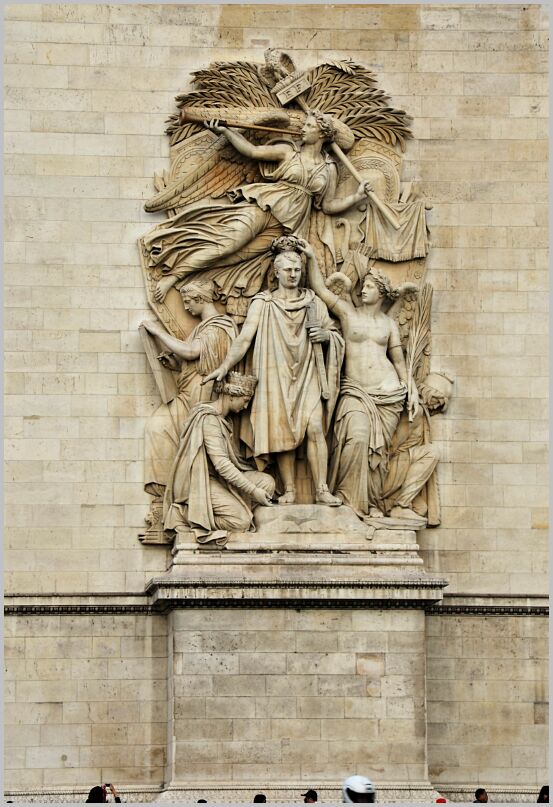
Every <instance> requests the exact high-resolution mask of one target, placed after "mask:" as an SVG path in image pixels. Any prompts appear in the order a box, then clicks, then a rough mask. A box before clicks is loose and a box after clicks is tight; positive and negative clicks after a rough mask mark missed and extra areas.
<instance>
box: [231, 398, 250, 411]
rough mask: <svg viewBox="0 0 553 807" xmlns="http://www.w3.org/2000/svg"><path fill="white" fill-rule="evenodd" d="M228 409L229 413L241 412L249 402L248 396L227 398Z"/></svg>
mask: <svg viewBox="0 0 553 807" xmlns="http://www.w3.org/2000/svg"><path fill="white" fill-rule="evenodd" d="M229 401H230V404H229V408H230V411H231V412H241V411H242V409H246V407H247V406H248V404H249V402H250V398H249V396H248V395H231V396H230V397H229Z"/></svg>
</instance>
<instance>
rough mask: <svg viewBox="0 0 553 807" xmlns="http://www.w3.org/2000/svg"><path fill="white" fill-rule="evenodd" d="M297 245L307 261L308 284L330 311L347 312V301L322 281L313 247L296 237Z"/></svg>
mask: <svg viewBox="0 0 553 807" xmlns="http://www.w3.org/2000/svg"><path fill="white" fill-rule="evenodd" d="M298 247H299V249H300V250H301V251H302V252H303V253H304V255H305V257H306V261H307V275H308V278H309V285H310V286H311V288H312V289H313V291H314V292H315V294H316V295H317V297H319V298H320V299H321V300H322V301H323V303H325V305H326V306H327V308H328V309H329V310H330V311H333V312H334V313H335V314H336V315H337V316H338V317H341V316H344V315H345V314H347V312H348V307H349V305H348V301H346V300H343V299H342V298H341V297H338V295H336V294H334V292H332V291H330V289H329V288H327V286H326V283H325V282H324V279H323V276H322V274H321V270H320V268H319V262H318V261H317V256H316V255H315V252H314V251H313V247H312V246H311V244H309V243H308V242H307V241H305V240H304V239H303V238H300V239H298Z"/></svg>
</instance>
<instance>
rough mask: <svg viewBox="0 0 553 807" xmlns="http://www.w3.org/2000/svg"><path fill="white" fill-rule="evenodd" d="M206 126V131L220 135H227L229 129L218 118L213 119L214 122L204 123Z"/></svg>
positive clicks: (207, 121)
mask: <svg viewBox="0 0 553 807" xmlns="http://www.w3.org/2000/svg"><path fill="white" fill-rule="evenodd" d="M204 126H205V127H206V129H210V131H212V132H214V133H215V134H218V135H222V134H226V133H227V131H228V130H227V127H226V126H223V125H222V124H221V121H220V120H219V119H218V118H212V120H206V121H204Z"/></svg>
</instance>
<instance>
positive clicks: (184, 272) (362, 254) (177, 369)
mask: <svg viewBox="0 0 553 807" xmlns="http://www.w3.org/2000/svg"><path fill="white" fill-rule="evenodd" d="M194 85H195V88H194V89H193V90H192V91H190V92H188V93H186V94H183V95H180V96H178V97H177V103H178V106H179V112H178V114H176V115H174V116H172V118H170V120H169V127H168V129H167V134H169V136H170V138H171V140H170V142H171V167H170V170H169V171H168V172H164V174H163V175H162V176H156V178H155V185H156V194H155V196H154V197H153V198H152V199H150V200H149V201H148V202H147V203H146V205H145V209H146V210H147V211H149V212H160V211H164V212H165V213H166V214H167V216H168V218H167V220H166V221H165V222H163V223H159V224H156V225H155V226H154V227H153V229H152V230H150V232H149V233H147V234H146V235H144V236H143V237H142V238H141V239H140V240H139V247H140V254H141V259H142V267H143V271H144V277H145V282H146V290H147V294H148V300H149V303H150V306H151V307H152V310H153V311H154V312H155V314H156V315H157V320H152V321H147V322H144V323H143V324H142V332H143V338H144V341H145V349H146V352H147V355H148V358H149V360H150V364H151V366H152V371H153V373H154V377H155V378H156V381H157V384H158V388H159V391H160V395H161V397H162V401H163V403H162V404H161V406H160V407H159V409H158V410H157V411H156V412H155V413H154V414H153V415H152V416H151V418H150V421H149V423H148V424H147V427H146V441H145V445H146V449H145V451H146V458H145V459H146V462H145V490H146V491H147V492H148V493H149V494H150V495H151V496H152V497H153V498H152V509H151V513H150V514H149V516H148V517H147V519H146V520H147V524H148V529H147V530H146V531H145V533H144V534H143V535H142V536H141V540H143V542H144V543H167V542H170V541H171V540H172V538H173V536H174V535H175V533H176V534H183V533H184V532H185V531H186V530H188V531H189V532H192V533H193V534H194V536H195V539H196V541H197V542H198V543H208V544H209V545H211V546H213V545H218V546H222V545H223V544H224V543H226V541H227V540H228V538H229V535H230V536H232V533H238V532H245V531H248V530H249V529H253V526H252V524H253V522H252V512H253V505H254V504H256V503H257V504H262V505H268V504H269V503H270V501H271V499H272V497H273V495H274V494H275V491H276V495H277V496H278V499H277V500H278V503H279V506H284V505H287V506H288V507H292V508H293V507H294V506H299V505H302V504H308V503H309V502H314V506H319V505H323V506H331V507H335V508H347V509H348V510H349V509H350V508H351V510H350V512H351V511H353V513H355V514H356V517H357V519H358V520H365V521H366V522H369V523H370V522H372V521H373V520H374V519H381V520H382V519H383V520H384V521H386V522H389V521H390V519H391V520H392V521H399V522H405V523H407V522H409V523H410V524H416V525H417V526H420V525H422V524H425V523H428V524H436V523H439V499H438V493H437V483H436V476H435V470H436V465H437V462H438V458H437V453H436V451H435V449H434V447H433V446H432V444H431V439H430V415H431V414H434V413H435V412H437V411H444V410H445V408H446V406H447V402H448V400H449V396H450V394H451V382H450V381H449V379H448V378H447V377H446V376H444V375H440V374H436V373H431V372H430V315H431V302H432V289H431V287H430V285H429V284H428V283H424V282H423V280H424V274H425V265H424V264H425V257H426V255H427V253H428V249H429V240H428V229H427V224H426V210H427V209H428V208H427V206H426V205H425V203H424V200H422V199H421V198H419V196H418V193H417V190H416V187H415V185H414V183H413V182H408V183H404V184H402V183H401V181H400V176H399V168H400V166H401V154H400V150H403V149H404V148H405V142H406V140H407V139H409V138H410V137H411V136H412V135H411V131H410V128H409V123H410V119H409V118H408V116H407V115H406V114H405V113H404V112H403V111H401V110H395V109H393V108H392V107H391V106H390V103H389V98H388V97H387V96H386V95H385V94H384V93H383V92H382V91H381V90H379V89H378V88H377V86H376V81H375V78H374V76H373V74H372V73H371V72H370V71H369V70H368V69H366V68H365V67H363V66H362V65H359V64H356V63H354V62H351V61H342V62H326V63H324V64H321V65H318V66H317V67H315V68H313V69H311V70H308V71H306V72H301V71H298V70H296V68H295V66H294V64H293V62H292V60H291V59H290V57H289V56H288V54H286V53H284V52H283V51H279V50H274V49H270V50H269V51H267V52H266V54H265V64H253V63H249V62H235V63H232V62H225V63H221V62H220V63H216V64H213V65H211V66H210V67H209V68H207V69H204V70H199V71H197V72H196V73H195V74H194ZM237 129H239V130H240V131H237ZM198 319H199V322H198ZM232 368H236V370H237V371H239V372H238V373H236V372H231V370H232ZM242 410H244V411H242ZM239 413H240V414H239ZM254 468H256V469H257V470H254ZM255 474H257V476H254V475H255ZM290 512H291V511H290ZM344 512H345V511H344ZM353 513H352V515H351V518H354V515H353Z"/></svg>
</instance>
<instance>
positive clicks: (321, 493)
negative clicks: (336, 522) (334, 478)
mask: <svg viewBox="0 0 553 807" xmlns="http://www.w3.org/2000/svg"><path fill="white" fill-rule="evenodd" d="M315 501H316V503H317V504H326V505H328V507H339V506H340V505H341V504H342V500H341V499H339V498H338V496H333V495H332V493H331V492H330V491H329V489H328V485H319V487H318V488H317V495H316V496H315Z"/></svg>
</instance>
